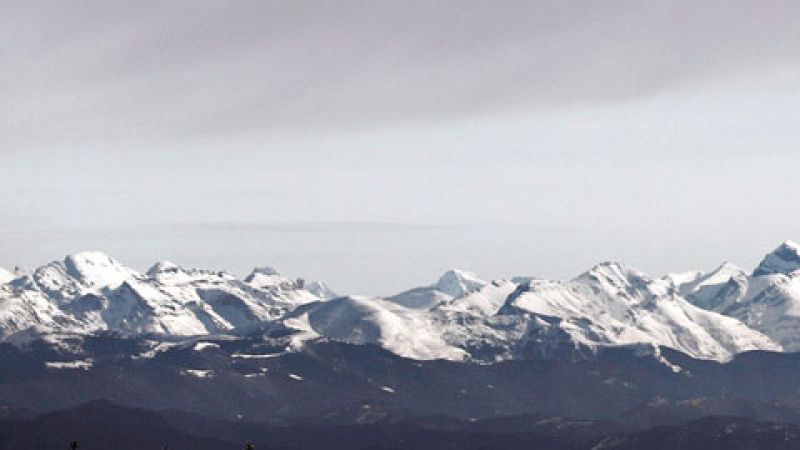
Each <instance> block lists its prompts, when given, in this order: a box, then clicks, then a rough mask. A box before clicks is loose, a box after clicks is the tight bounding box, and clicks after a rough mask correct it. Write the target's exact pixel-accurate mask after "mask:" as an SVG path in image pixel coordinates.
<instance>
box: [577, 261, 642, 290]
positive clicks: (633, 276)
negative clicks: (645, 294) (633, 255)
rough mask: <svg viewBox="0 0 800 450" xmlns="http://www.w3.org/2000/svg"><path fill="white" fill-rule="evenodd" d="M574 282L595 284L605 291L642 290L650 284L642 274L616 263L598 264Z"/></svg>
mask: <svg viewBox="0 0 800 450" xmlns="http://www.w3.org/2000/svg"><path fill="white" fill-rule="evenodd" d="M574 281H580V282H590V283H596V284H599V285H601V286H603V287H604V288H605V289H606V290H609V291H612V290H615V289H617V290H619V289H628V288H630V287H634V288H637V289H638V288H642V287H644V286H646V285H647V284H649V283H650V282H652V279H651V278H649V277H648V276H647V275H645V274H644V273H643V272H641V271H639V270H637V269H634V268H633V267H629V266H626V265H624V264H621V263H617V262H604V263H600V264H598V265H596V266H594V267H592V268H591V269H589V270H588V271H586V272H584V273H582V274H581V275H579V276H578V277H577V278H576V279H575V280H574Z"/></svg>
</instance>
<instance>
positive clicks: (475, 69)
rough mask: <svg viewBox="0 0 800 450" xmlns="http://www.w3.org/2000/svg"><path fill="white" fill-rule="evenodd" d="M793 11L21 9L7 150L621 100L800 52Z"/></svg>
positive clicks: (4, 122) (1, 120) (702, 6)
mask: <svg viewBox="0 0 800 450" xmlns="http://www.w3.org/2000/svg"><path fill="white" fill-rule="evenodd" d="M798 14H800V3H798V2H793V1H788V0H785V1H774V2H769V3H764V2H757V1H743V0H734V1H722V0H713V1H707V2H701V3H698V2H694V1H675V0H671V1H664V2H638V1H616V2H569V1H568V2H564V1H508V2H488V1H487V2H478V1H469V2H464V1H433V2H431V1H421V0H418V1H408V2H396V1H380V2H374V1H344V2H342V1H314V2H310V1H298V2H282V1H238V2H227V1H189V0H186V1H171V2H156V3H143V2H138V1H133V0H130V1H100V0H94V1H85V2H79V3H63V2H57V3H53V2H43V1H31V2H16V3H13V4H10V5H6V6H5V7H4V13H3V14H2V17H0V30H3V31H2V32H0V41H2V44H0V51H2V55H3V60H4V64H3V66H4V70H3V72H2V74H0V86H1V88H2V92H1V93H2V98H3V100H2V103H0V135H2V136H3V137H2V140H3V147H4V148H6V149H8V148H26V147H33V146H44V147H49V146H55V147H54V148H58V147H63V146H65V145H67V144H69V145H82V144H88V143H101V144H107V145H114V144H115V143H121V142H136V141H142V142H145V143H147V142H154V141H157V142H162V141H180V140H182V139H186V138H191V137H194V136H202V135H209V134H210V135H227V134H237V133H244V132H248V133H253V132H255V133H275V132H282V131H287V130H288V131H314V130H331V129H334V130H337V129H353V128H365V127H374V126H378V125H382V124H385V123H394V122H404V121H420V120H424V121H430V120H440V119H448V118H452V117H456V116H463V115H489V114H493V113H495V112H498V111H501V112H502V111H505V112H508V111H515V110H528V109H532V108H552V107H558V106H560V105H564V104H574V103H603V102H619V101H625V100H629V99H632V98H638V97H642V96H648V95H652V94H654V93H658V92H662V91H664V90H670V89H677V88H679V87H680V86H681V85H682V84H685V83H690V82H698V81H701V82H702V81H704V80H713V79H714V78H715V77H719V76H723V75H726V74H730V73H731V72H737V71H743V70H749V69H751V68H753V67H761V68H763V67H768V66H770V65H780V64H781V63H782V62H784V61H791V60H796V58H797V56H798V55H799V54H800V27H797V26H796V22H795V20H794V19H795V18H796V17H798Z"/></svg>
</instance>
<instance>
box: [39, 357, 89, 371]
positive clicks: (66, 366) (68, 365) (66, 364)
mask: <svg viewBox="0 0 800 450" xmlns="http://www.w3.org/2000/svg"><path fill="white" fill-rule="evenodd" d="M93 364H94V362H93V361H92V360H91V359H84V360H77V361H49V362H45V363H44V365H45V367H47V368H48V369H57V370H89V369H91V368H92V365H93Z"/></svg>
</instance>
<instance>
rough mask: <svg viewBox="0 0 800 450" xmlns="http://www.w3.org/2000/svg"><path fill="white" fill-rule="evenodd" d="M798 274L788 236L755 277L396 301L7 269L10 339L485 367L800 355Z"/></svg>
mask: <svg viewBox="0 0 800 450" xmlns="http://www.w3.org/2000/svg"><path fill="white" fill-rule="evenodd" d="M798 269H800V251H798V245H797V244H796V243H793V242H791V241H787V242H786V243H784V244H782V245H781V246H779V247H778V248H777V249H776V250H775V251H773V252H771V253H769V254H768V255H767V256H766V257H765V258H764V261H762V262H761V264H760V265H759V268H758V269H756V271H754V272H753V274H750V273H748V272H746V271H745V270H743V269H741V268H739V267H736V266H735V265H733V264H730V263H724V264H722V265H720V266H719V267H717V268H715V269H714V270H711V271H688V272H682V273H678V274H670V275H666V276H664V277H661V278H651V277H649V276H648V275H646V274H644V273H643V272H641V271H639V270H636V269H634V268H631V267H629V266H626V265H624V264H621V263H615V262H607V263H602V264H598V265H597V266H595V267H593V268H591V269H590V270H588V271H586V272H585V273H583V274H581V275H579V276H578V277H576V278H574V279H572V280H568V281H553V280H545V279H539V278H534V277H517V278H513V279H511V280H510V281H509V280H495V281H491V282H488V281H484V280H481V279H480V278H478V277H477V276H476V275H475V274H473V273H471V272H467V271H463V270H455V269H454V270H449V271H447V272H445V273H444V274H443V275H442V276H441V277H439V279H438V280H437V281H436V282H435V283H433V284H431V285H428V286H422V287H417V288H412V289H409V290H407V291H405V292H402V293H400V294H397V295H395V296H391V297H388V298H385V299H384V298H373V297H361V296H356V295H350V296H343V297H338V296H336V295H335V294H333V292H332V291H331V290H330V289H329V288H328V287H327V286H326V285H325V284H324V283H322V282H316V281H314V282H306V281H304V280H302V279H289V278H285V277H282V276H281V275H280V274H278V272H277V271H276V270H275V269H273V268H270V267H262V268H257V269H254V270H253V272H252V273H251V274H250V275H249V276H248V277H246V278H245V279H244V280H242V279H239V278H237V277H235V276H233V275H231V274H227V273H224V272H219V271H210V270H203V269H185V268H182V267H180V266H178V265H177V264H174V263H171V262H169V261H161V262H158V263H156V264H155V265H153V266H152V267H151V268H150V269H149V270H148V271H147V272H146V273H145V274H141V273H138V272H136V271H134V270H133V269H130V268H128V267H126V266H125V265H123V264H121V263H120V262H117V261H115V260H114V259H112V258H110V257H108V256H107V255H105V254H102V253H99V252H83V253H78V254H75V255H71V256H67V257H66V258H64V259H63V260H62V261H54V262H51V263H49V264H45V265H43V266H41V267H39V268H36V269H35V270H33V271H32V272H30V273H19V274H16V275H13V276H11V275H9V274H8V272H7V271H0V340H5V341H9V342H27V341H30V340H31V339H32V338H33V337H35V336H61V335H87V334H91V333H95V332H100V331H107V330H110V331H115V332H119V333H123V334H132V335H138V334H142V333H148V334H152V335H153V336H155V337H154V338H153V340H152V341H151V346H150V348H148V349H146V350H145V351H144V352H143V353H142V355H140V357H142V358H152V357H155V356H156V355H157V354H158V353H160V352H163V351H167V350H169V349H170V348H173V347H175V346H178V345H182V346H183V348H191V349H193V350H194V351H198V352H200V351H205V350H208V349H212V348H216V347H218V344H216V343H214V342H207V341H203V340H202V339H204V336H207V337H206V338H205V339H214V340H217V339H221V338H223V337H224V336H233V335H240V334H250V333H254V332H260V331H259V330H262V329H263V330H275V329H277V330H280V331H285V332H286V338H285V339H286V340H285V341H284V344H285V345H286V350H285V351H283V352H279V353H274V354H260V352H258V351H256V352H252V353H249V352H242V353H235V354H233V357H234V358H240V359H254V360H258V359H268V358H275V357H279V356H282V355H284V354H286V352H292V351H301V350H302V349H304V348H305V347H306V343H308V342H313V341H317V340H332V341H339V342H345V343H350V344H355V345H377V346H380V347H382V348H383V349H385V350H387V351H390V352H393V353H395V354H397V355H400V356H403V357H407V358H412V359H417V360H435V359H445V360H451V361H472V362H476V363H485V364H490V363H493V362H496V361H504V360H509V359H516V358H525V357H527V356H526V355H529V354H536V355H539V356H541V355H547V354H549V353H548V352H550V351H552V350H554V349H556V348H558V347H559V346H563V345H566V346H568V347H569V348H573V347H574V348H589V349H592V350H594V349H599V348H601V347H605V346H642V347H641V348H646V349H654V348H655V349H657V348H658V347H659V346H663V347H669V348H673V349H676V350H679V351H682V352H684V353H687V354H688V355H691V356H693V357H696V358H705V359H713V360H718V361H726V360H728V359H730V358H731V357H732V356H733V355H735V354H737V353H740V352H743V351H748V350H775V351H780V350H784V351H800V270H798ZM9 276H11V277H12V278H13V280H9V279H8V278H9ZM65 342H66V341H65ZM637 348H638V347H637ZM647 352H649V353H648V354H651V355H654V356H656V357H658V355H657V351H652V350H647ZM48 367H51V368H54V369H55V368H68V366H63V367H60V366H58V365H56V366H48ZM198 370H199V369H198ZM188 375H191V376H198V377H200V376H211V375H210V374H206V375H199V374H198V373H188ZM387 392H388V391H387Z"/></svg>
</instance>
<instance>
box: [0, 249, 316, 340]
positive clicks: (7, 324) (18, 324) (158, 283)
mask: <svg viewBox="0 0 800 450" xmlns="http://www.w3.org/2000/svg"><path fill="white" fill-rule="evenodd" d="M273 276H274V277H276V280H277V281H276V282H275V283H272V284H269V285H267V284H264V283H263V282H262V281H263V280H259V282H256V283H253V284H251V283H248V282H246V281H242V280H239V279H237V278H236V277H234V276H232V275H230V274H227V273H224V272H213V271H207V270H196V269H192V270H186V269H183V268H181V267H179V266H177V265H175V264H173V263H169V262H166V261H162V262H159V263H157V264H156V265H154V266H153V267H152V268H151V269H150V270H148V271H147V272H146V273H145V274H141V273H138V272H136V271H134V270H133V269H131V268H128V267H126V266H124V265H122V264H121V263H119V262H118V261H115V260H113V259H112V258H110V257H108V256H106V255H104V254H102V253H98V252H85V253H79V254H76V255H70V256H67V257H66V258H64V260H62V261H54V262H51V263H49V264H46V265H44V266H42V267H39V268H37V269H35V270H34V271H33V272H32V273H31V274H29V275H22V276H20V277H17V278H16V279H14V280H11V281H10V282H8V283H6V284H4V285H2V286H0V336H2V337H7V336H10V335H13V334H15V333H18V332H22V331H25V330H28V329H31V328H33V329H35V330H38V331H41V332H74V333H90V332H95V331H104V330H112V331H118V332H122V333H134V334H140V333H155V334H163V335H175V336H190V335H203V334H209V333H225V332H234V331H246V330H248V329H253V328H256V327H258V326H260V325H261V324H263V323H264V322H268V321H271V320H275V319H277V318H279V317H281V316H283V315H285V314H286V312H288V311H290V310H293V309H294V308H296V307H297V306H298V305H301V304H305V303H309V302H313V301H318V300H320V297H318V296H317V295H316V294H314V293H312V292H310V291H308V290H305V289H303V288H302V287H301V286H299V284H302V283H298V282H297V281H294V280H290V279H287V278H282V277H280V276H279V275H277V274H274V275H273ZM316 289H317V291H321V292H324V290H322V289H320V288H316Z"/></svg>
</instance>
